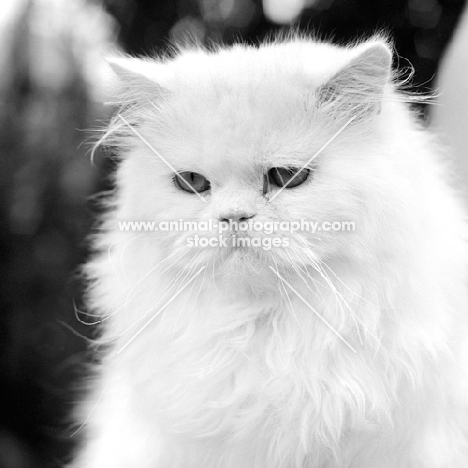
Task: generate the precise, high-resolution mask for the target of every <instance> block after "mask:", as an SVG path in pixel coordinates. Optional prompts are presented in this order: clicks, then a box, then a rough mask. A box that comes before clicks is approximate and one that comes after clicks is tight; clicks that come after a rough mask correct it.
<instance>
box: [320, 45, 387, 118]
mask: <svg viewBox="0 0 468 468" xmlns="http://www.w3.org/2000/svg"><path fill="white" fill-rule="evenodd" d="M355 53H356V55H355V56H354V58H352V59H351V61H350V62H349V63H348V64H347V65H346V66H345V67H343V68H342V69H341V70H339V71H338V72H337V73H336V74H335V75H333V76H332V77H331V78H330V79H329V80H328V81H327V82H326V83H325V84H324V85H322V86H321V87H320V88H319V89H318V92H317V102H318V106H319V108H326V109H327V111H330V110H334V111H335V112H336V113H342V114H344V115H345V116H346V117H348V116H349V117H353V116H354V117H355V118H356V117H357V118H360V117H365V116H368V115H371V114H375V113H378V112H379V110H380V105H381V101H382V97H383V93H384V88H385V86H386V85H387V83H389V82H390V79H391V76H392V52H391V49H390V47H389V46H388V45H387V44H386V43H385V42H381V41H373V42H369V43H366V44H363V45H361V46H358V47H357V48H356V49H355Z"/></svg>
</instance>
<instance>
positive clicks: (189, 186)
mask: <svg viewBox="0 0 468 468" xmlns="http://www.w3.org/2000/svg"><path fill="white" fill-rule="evenodd" d="M174 183H175V185H176V187H177V188H179V189H181V190H184V191H185V192H189V193H196V192H198V193H201V192H205V191H206V190H209V189H210V188H211V185H210V181H209V180H208V179H207V178H206V177H205V176H203V175H201V174H199V173H198V172H188V171H184V172H178V173H177V174H175V176H174Z"/></svg>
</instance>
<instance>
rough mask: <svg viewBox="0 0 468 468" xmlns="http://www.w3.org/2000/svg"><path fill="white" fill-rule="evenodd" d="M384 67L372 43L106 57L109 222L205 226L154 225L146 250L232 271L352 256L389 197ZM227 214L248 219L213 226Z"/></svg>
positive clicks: (386, 51)
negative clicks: (109, 77)
mask: <svg viewBox="0 0 468 468" xmlns="http://www.w3.org/2000/svg"><path fill="white" fill-rule="evenodd" d="M391 61H392V54H391V50H390V47H389V46H388V44H387V43H386V42H385V41H384V40H381V39H372V40H370V41H367V42H365V43H361V44H359V45H356V46H355V47H350V48H344V47H338V46H333V45H330V44H326V43H318V42H312V41H308V40H300V39H297V40H292V41H287V42H281V43H271V44H265V45H262V46H260V47H249V46H243V45H236V46H234V47H231V48H220V49H219V50H215V51H206V50H201V49H196V50H186V51H182V52H181V53H180V54H179V55H177V57H176V58H173V59H134V58H125V57H124V58H114V59H111V60H110V61H109V63H110V65H111V67H112V69H113V71H114V78H115V79H114V80H113V82H112V89H113V91H112V92H113V100H114V101H115V102H116V103H117V104H118V105H119V106H120V110H119V113H118V114H117V116H116V117H115V118H114V120H113V123H112V124H111V127H110V130H109V132H108V134H107V136H106V138H107V139H108V141H109V142H110V143H111V144H114V145H115V146H116V148H117V151H118V152H119V153H120V156H121V157H122V161H121V166H120V169H119V172H118V175H117V184H118V190H119V209H118V210H117V216H118V218H119V220H136V221H153V222H156V223H159V222H163V221H178V222H184V221H190V222H208V221H209V220H211V221H212V222H213V223H214V225H213V228H212V229H211V230H209V229H208V230H205V229H204V227H206V225H198V226H194V225H192V226H191V227H188V229H185V230H181V229H172V230H164V231H159V232H158V233H157V234H155V233H153V234H154V237H153V239H154V241H153V242H154V244H155V246H157V248H163V249H165V251H167V253H168V254H169V253H171V252H174V258H175V260H174V261H175V262H177V261H180V262H182V263H183V262H185V263H186V262H187V260H188V259H191V260H193V261H194V262H195V261H196V262H199V263H205V264H209V263H213V264H214V265H216V266H217V267H219V268H228V269H231V270H232V271H234V270H236V271H239V269H240V268H247V269H249V268H250V267H252V269H253V270H255V269H256V268H259V267H260V268H266V267H268V266H275V265H276V266H278V265H279V266H281V267H284V268H288V266H291V268H297V266H299V265H301V264H313V263H314V262H315V263H319V262H321V261H324V260H326V259H327V258H331V257H337V256H343V257H347V258H349V259H350V260H353V259H354V258H359V257H365V256H366V255H368V254H369V245H370V244H371V243H372V242H373V240H372V236H373V234H374V232H375V226H374V225H373V223H374V221H373V219H372V216H374V215H375V216H378V212H380V211H381V209H382V208H381V207H382V205H379V206H378V207H376V206H375V205H376V203H380V204H381V203H384V204H385V203H387V202H388V203H389V205H391V204H392V203H393V202H392V201H391V198H392V197H391V195H390V199H389V198H388V197H389V191H388V190H387V188H389V190H390V191H391V190H394V189H393V188H390V184H389V182H388V180H389V178H390V179H393V180H392V182H391V183H392V184H393V187H397V188H398V180H395V178H397V179H398V177H399V175H398V174H397V171H396V169H395V161H394V160H393V159H392V158H390V160H389V159H388V158H387V154H388V152H389V141H390V140H391V138H390V137H389V136H388V133H390V132H389V131H388V130H387V129H386V127H387V126H388V125H392V126H395V116H396V118H397V119H398V118H399V113H398V112H399V111H398V109H397V108H394V106H395V105H397V104H395V102H394V99H393V98H394V96H395V93H394V89H393V88H394V86H393V84H392V72H391ZM392 106H393V107H392ZM395 113H396V114H395ZM401 115H404V113H401ZM402 118H403V117H402ZM400 123H401V124H403V125H404V122H403V121H402V122H400ZM393 172H395V176H394V175H393ZM387 186H388V187H387ZM377 199H379V200H380V201H379V202H377V201H376V200H377ZM229 220H232V221H237V222H240V221H249V222H250V223H251V224H250V227H247V229H244V228H246V226H245V225H243V226H242V228H243V229H242V230H240V231H239V230H238V231H237V232H236V231H235V229H226V228H225V227H224V228H223V227H221V228H219V226H217V225H221V226H228V223H229ZM284 222H286V223H287V222H294V223H296V224H294V225H293V226H290V225H289V226H288V225H287V224H285V223H284ZM307 222H314V223H317V224H315V228H313V227H312V225H310V228H309V229H306V228H305V223H307ZM275 223H276V224H275ZM281 223H282V224H281ZM297 223H301V224H300V228H299V229H297ZM343 223H344V224H343ZM346 223H351V224H346ZM262 225H263V227H264V229H262V228H261V226H262ZM314 229H315V232H313V230H314ZM220 230H222V234H221V237H219V236H220V234H219V231H220ZM291 230H294V231H295V232H291ZM196 236H198V238H197V237H196ZM240 237H242V238H248V239H249V241H243V242H238V241H237V240H236V241H235V242H233V238H235V239H238V238H240ZM366 237H368V238H369V239H367V238H366ZM202 238H205V239H207V240H210V239H215V240H212V241H211V245H206V242H207V241H201V239H202ZM254 238H257V240H256V241H253V242H252V239H254ZM196 239H198V240H196ZM222 239H227V241H225V242H223V241H222ZM275 239H276V240H275ZM226 244H227V245H226ZM252 244H255V245H252ZM176 251H177V254H175V252H176ZM179 254H180V255H179ZM177 259H178V260H177Z"/></svg>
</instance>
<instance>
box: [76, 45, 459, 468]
mask: <svg viewBox="0 0 468 468" xmlns="http://www.w3.org/2000/svg"><path fill="white" fill-rule="evenodd" d="M389 54H390V52H389V49H388V47H387V46H386V45H385V44H384V43H381V42H379V41H377V43H376V42H375V41H370V42H369V43H368V44H363V45H360V46H357V47H356V48H340V47H336V46H332V45H330V44H325V43H316V42H313V41H307V40H292V41H290V42H285V43H276V44H271V45H264V46H262V47H260V48H259V49H255V48H247V47H242V46H236V47H234V48H231V49H221V50H219V51H217V52H215V53H208V52H204V51H201V50H200V51H192V52H189V51H187V52H183V53H181V55H180V56H178V57H177V58H176V59H175V60H174V61H169V62H168V63H167V64H161V63H157V67H156V68H155V69H154V70H156V71H153V69H152V67H151V64H152V62H151V61H150V60H148V61H145V62H144V63H142V62H138V61H137V62H130V64H128V63H125V61H124V62H122V63H120V62H119V67H124V68H123V70H122V69H121V68H118V67H116V69H117V73H118V74H121V75H123V77H122V80H123V83H124V84H122V86H124V87H125V86H127V87H129V88H130V90H129V91H128V92H127V93H126V94H125V96H126V97H127V98H128V99H131V100H134V103H133V107H131V108H126V107H124V108H123V110H122V112H124V113H125V115H126V116H127V118H128V119H129V121H131V122H132V123H134V124H135V125H137V126H138V128H139V129H140V131H141V132H142V134H144V135H145V138H147V139H148V140H147V141H148V142H149V143H150V144H151V145H152V146H153V147H154V148H155V149H156V150H157V151H158V152H160V153H161V155H164V157H165V158H167V160H168V161H170V163H171V164H173V165H174V164H175V165H176V166H177V167H175V169H176V170H193V171H195V172H200V173H202V174H203V175H204V176H207V178H208V179H210V181H211V182H212V186H213V191H212V193H211V194H207V195H206V203H204V202H203V201H202V200H200V199H199V198H198V197H197V196H196V195H195V194H192V195H188V194H186V193H182V192H180V191H177V188H176V187H175V186H174V184H173V183H172V182H171V177H172V176H173V171H172V170H169V169H168V168H167V166H166V165H165V163H164V162H162V161H161V159H160V158H159V157H158V156H157V155H156V154H153V153H152V152H151V151H150V150H149V148H148V145H145V144H144V143H143V142H142V141H140V140H138V139H136V138H135V137H134V135H132V134H131V132H129V131H126V130H125V131H124V127H122V126H116V127H115V128H113V129H112V128H111V130H112V131H111V136H112V135H113V136H112V138H116V139H117V141H118V142H119V145H120V146H119V147H120V148H121V153H122V162H121V164H120V168H119V170H118V173H117V186H118V190H117V192H116V194H115V198H114V208H113V209H112V210H110V212H109V214H108V218H107V221H105V223H104V224H103V226H104V227H107V228H108V229H107V230H103V232H104V233H105V234H103V235H101V236H100V237H99V238H98V239H97V240H96V242H95V246H96V247H97V249H98V250H99V252H100V253H98V254H97V255H96V256H95V258H94V259H93V260H92V261H91V262H90V263H89V264H88V265H87V273H88V277H89V279H90V290H89V306H90V310H92V311H94V312H95V313H98V314H99V315H101V316H102V317H103V319H104V322H103V324H104V327H103V335H102V337H101V339H102V340H103V341H105V342H110V343H111V347H110V349H108V351H107V352H106V353H105V355H104V357H103V362H102V364H101V366H100V369H98V371H99V374H100V380H99V382H100V383H99V384H97V383H96V382H93V383H92V384H91V386H92V390H93V391H92V395H91V398H90V400H89V402H88V403H87V404H86V405H84V406H83V408H82V414H81V416H80V417H79V418H78V419H79V420H80V422H81V421H83V420H86V425H85V426H84V429H83V430H84V431H85V432H86V438H87V445H86V447H85V448H84V449H83V450H82V451H81V452H80V454H79V456H78V457H77V460H76V462H75V464H74V465H73V466H75V467H76V468H134V467H138V468H200V467H205V468H239V467H245V468H325V467H326V468H465V467H466V463H467V460H468V433H467V432H468V431H467V424H468V423H467V422H466V421H467V420H468V412H467V399H468V398H467V396H466V395H467V390H468V389H467V382H468V379H467V361H468V359H467V356H468V352H467V349H468V346H467V336H468V324H467V304H468V297H467V291H466V287H467V286H466V279H467V258H468V256H467V246H466V241H467V240H466V239H467V230H466V225H465V221H464V220H463V213H462V211H461V209H460V207H459V206H458V203H457V201H456V200H455V197H454V195H453V194H452V192H451V190H450V188H449V186H448V184H447V182H446V180H445V178H446V176H445V170H444V168H443V164H442V162H441V161H440V160H439V156H438V155H437V153H438V150H437V147H436V145H434V142H433V141H432V140H431V138H430V137H429V136H428V135H427V134H426V133H425V132H424V131H422V129H421V128H420V127H419V126H418V124H417V123H416V122H415V121H414V118H413V116H412V115H411V113H410V112H409V110H408V109H407V108H406V106H405V105H404V104H402V103H401V102H399V100H401V98H400V95H399V94H398V93H396V92H395V90H394V88H393V85H392V84H391V81H390V71H389V70H388V69H387V68H386V67H389V66H390V65H389ZM125 67H127V68H125ZM162 68H163V69H164V72H163V73H162V75H163V76H162V75H161V76H160V75H159V72H160V71H161V69H162ZM145 77H146V78H147V79H149V80H150V81H151V83H147V84H145ZM152 82H157V84H158V87H157V91H155V92H156V94H157V96H155V99H156V97H161V96H162V97H161V102H159V101H157V102H155V103H152V104H151V105H149V104H148V103H147V95H148V93H150V94H151V93H152V92H154V89H155V88H154V83H152ZM305 85H308V86H310V89H306V90H304V89H303V88H304V86H305ZM160 87H162V88H163V89H159V88H160ZM325 90H326V92H325ZM143 91H144V92H143ZM339 92H341V94H339ZM337 93H338V94H337ZM306 95H310V96H315V97H314V99H315V100H313V101H311V103H310V104H309V103H308V104H307V105H306V106H305V105H304V96H306ZM366 99H367V100H366ZM320 100H321V101H320ZM200 103H203V105H200ZM123 104H125V103H123ZM155 106H156V107H155ZM356 106H357V107H356ZM376 110H378V111H379V112H377V111H376ZM352 113H354V114H356V113H357V114H356V115H358V118H356V119H355V122H354V123H353V124H352V125H349V127H348V128H347V129H346V130H345V131H343V133H342V134H341V135H340V136H339V137H337V138H336V140H334V142H332V143H331V144H330V145H329V146H328V147H327V148H326V149H325V150H324V152H323V154H321V155H320V157H319V158H317V160H316V161H315V163H316V166H315V168H316V172H315V173H313V174H312V178H311V180H310V181H308V182H307V183H306V184H304V185H303V186H299V187H298V188H297V190H295V189H291V190H288V189H285V190H284V191H283V192H282V193H281V194H279V195H278V197H277V198H275V199H272V200H271V201H267V200H266V197H263V195H262V193H261V189H262V186H261V183H262V182H261V181H262V175H263V172H262V171H264V170H265V168H266V169H268V168H270V167H282V166H283V167H284V166H288V165H291V166H294V167H300V166H301V163H304V162H305V161H307V159H308V158H309V157H310V156H311V155H312V154H314V151H317V150H318V149H319V148H320V147H321V145H323V143H324V142H325V141H327V139H329V138H330V137H331V136H332V135H333V134H334V133H335V132H336V131H337V130H338V129H339V128H340V126H341V125H343V122H346V121H347V119H349V116H350V115H351V114H352ZM223 122H224V125H222V123H223ZM127 130H128V129H127ZM112 132H113V133H112ZM119 138H120V139H119ZM275 190H277V189H275ZM254 193H255V194H256V195H253V194H254ZM272 193H273V192H272ZM236 194H237V198H238V199H236ZM241 195H242V197H241ZM241 198H242V200H241ZM229 200H230V201H229ZM228 202H229V203H228ZM241 202H242V203H243V204H245V207H247V205H249V206H248V207H249V208H252V209H255V210H256V211H257V216H258V219H261V220H281V221H292V220H300V219H301V218H304V219H306V220H313V221H316V222H319V223H321V222H325V221H328V222H333V221H354V222H355V231H353V232H320V233H315V234H314V233H307V232H300V233H295V234H294V235H292V234H291V236H290V240H291V242H292V246H291V247H290V248H289V250H288V249H284V250H271V251H268V252H262V251H258V252H255V253H253V252H248V251H240V250H237V251H234V250H222V249H211V250H210V249H205V250H203V249H198V250H190V249H188V248H187V246H186V245H183V242H185V240H186V237H184V236H186V235H187V233H184V234H182V233H167V232H159V233H158V232H143V233H138V232H124V231H120V230H118V229H116V223H117V221H119V220H129V219H133V220H151V221H160V220H165V219H168V218H172V219H175V220H178V219H180V218H188V219H196V220H205V219H210V218H215V217H216V216H217V213H218V212H220V211H221V210H222V209H223V210H224V209H226V208H229V206H228V205H230V204H235V203H237V205H241V204H242V203H241ZM223 203H226V205H223ZM245 207H241V208H242V209H244V208H245ZM237 208H239V206H238V207H237ZM189 234H194V233H189ZM213 235H214V234H213ZM201 266H204V267H205V269H204V270H199V268H200V267H201ZM197 272H198V273H197ZM277 273H279V274H280V275H281V276H282V278H283V279H279V277H278V275H277ZM196 274H198V276H195V275H196ZM189 280H193V282H192V283H191V284H190V285H189V286H187V284H188V281H189ZM186 286H187V287H186Z"/></svg>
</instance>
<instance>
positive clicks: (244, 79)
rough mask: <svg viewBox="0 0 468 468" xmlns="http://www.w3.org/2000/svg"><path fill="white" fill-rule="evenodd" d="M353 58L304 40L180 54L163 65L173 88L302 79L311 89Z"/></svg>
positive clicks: (339, 51)
mask: <svg viewBox="0 0 468 468" xmlns="http://www.w3.org/2000/svg"><path fill="white" fill-rule="evenodd" d="M352 55H353V52H352V51H351V50H349V49H345V48H341V47H336V46H333V45H331V44H327V43H320V42H313V41H307V40H297V41H290V42H284V43H272V44H263V45H262V46H260V47H253V46H246V45H244V44H242V45H236V46H233V47H230V48H220V49H219V50H216V51H211V52H207V51H205V50H191V51H186V52H183V53H181V54H180V55H179V56H177V57H176V58H175V59H174V60H172V61H169V62H167V63H166V68H167V70H166V74H167V75H166V76H167V80H168V82H169V81H170V82H171V84H173V85H176V86H177V85H180V86H183V85H184V83H185V84H192V85H193V84H200V85H201V84H203V83H207V82H209V81H212V82H217V83H224V85H225V86H229V85H231V86H233V85H234V86H241V85H245V86H248V85H251V86H253V85H255V84H268V82H269V81H271V80H272V81H274V82H278V81H282V80H283V79H284V80H286V81H287V80H288V79H291V78H295V79H300V77H303V78H304V79H305V80H306V82H308V83H309V85H310V86H311V87H314V86H317V85H319V84H321V83H322V82H323V81H325V80H326V79H327V78H328V77H330V76H331V75H333V74H334V73H335V72H336V71H337V70H339V69H340V68H341V67H342V66H343V65H344V64H345V63H346V62H347V61H349V60H350V57H351V56H352Z"/></svg>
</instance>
